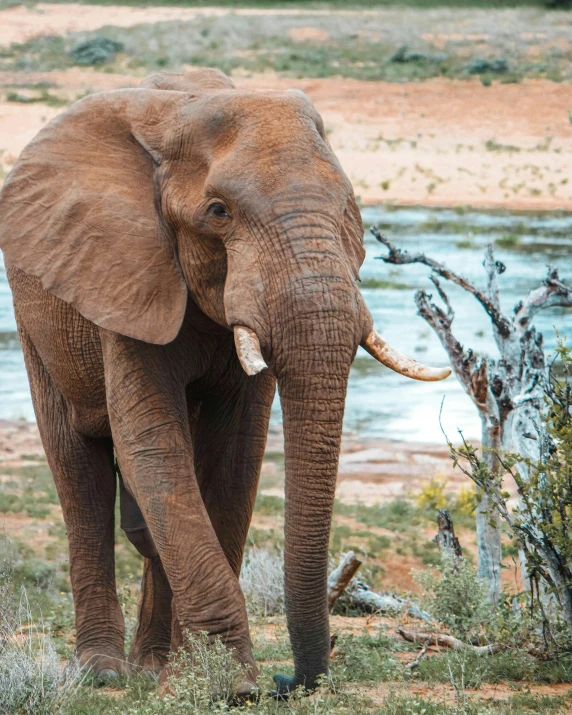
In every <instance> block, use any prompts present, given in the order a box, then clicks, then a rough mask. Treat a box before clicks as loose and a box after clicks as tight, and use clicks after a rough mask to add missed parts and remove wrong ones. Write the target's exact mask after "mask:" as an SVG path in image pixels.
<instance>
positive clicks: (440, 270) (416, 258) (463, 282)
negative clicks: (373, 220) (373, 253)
mask: <svg viewBox="0 0 572 715" xmlns="http://www.w3.org/2000/svg"><path fill="white" fill-rule="evenodd" d="M371 233H372V234H373V235H374V236H375V238H376V239H377V240H378V241H379V242H380V243H383V245H384V246H385V247H386V248H387V249H388V251H389V253H388V255H387V256H379V258H380V259H381V260H382V261H384V262H385V263H391V264H393V265H406V264H408V263H422V264H423V265H425V266H428V267H429V268H431V270H432V271H434V272H435V273H437V274H438V275H440V276H441V278H445V280H448V281H451V282H452V283H455V284H456V285H458V286H460V287H461V288H463V289H464V290H466V291H467V292H468V293H471V295H474V296H475V298H476V299H477V300H478V301H479V303H480V304H481V305H482V306H483V308H484V309H485V310H486V312H487V314H488V315H489V317H490V318H491V320H492V321H493V323H494V325H495V327H496V329H497V330H498V332H499V334H500V335H501V336H502V337H503V338H505V339H507V338H509V337H510V333H511V326H510V322H509V321H508V320H507V318H505V316H504V315H503V314H502V313H501V311H500V309H499V308H498V307H497V306H496V305H495V304H494V301H491V300H490V298H489V297H488V296H487V295H485V293H483V292H482V291H480V290H479V289H478V288H477V287H476V286H474V285H473V284H472V283H471V282H470V281H468V280H467V279H466V278H463V276H460V275H458V274H457V273H454V272H453V271H451V270H450V269H449V268H447V266H444V265H443V264H442V263H438V262H437V261H434V260H433V259H432V258H428V257H427V256H426V255H425V254H424V253H411V254H410V253H408V252H407V251H402V250H400V249H399V248H396V247H395V246H394V245H393V244H392V243H391V242H390V241H389V240H388V239H387V238H386V237H385V236H384V235H383V234H382V233H381V232H380V231H379V229H378V228H377V227H376V226H372V228H371Z"/></svg>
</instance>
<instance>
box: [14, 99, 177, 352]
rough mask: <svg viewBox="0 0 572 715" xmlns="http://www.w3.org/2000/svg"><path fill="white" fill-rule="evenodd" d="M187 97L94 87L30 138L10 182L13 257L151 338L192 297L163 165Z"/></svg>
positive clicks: (126, 331)
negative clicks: (163, 188) (159, 177)
mask: <svg viewBox="0 0 572 715" xmlns="http://www.w3.org/2000/svg"><path fill="white" fill-rule="evenodd" d="M189 101H191V98H190V97H189V95H185V94H182V93H180V92H165V91H158V90H148V89H134V90H116V91H112V92H105V93H102V94H97V95H93V96H91V97H87V98H86V99H83V100H81V101H80V102H78V103H77V104H75V105H74V106H73V107H72V108H71V109H70V110H69V111H67V112H66V113H65V114H63V115H60V116H59V117H58V118H56V119H55V120H54V121H52V122H51V123H50V124H48V125H47V126H46V127H45V128H44V129H43V130H42V131H41V132H40V133H39V134H38V136H37V137H36V139H34V141H32V142H31V143H30V144H29V145H28V146H27V148H26V149H25V150H24V152H23V153H22V155H21V158H20V160H19V161H18V163H17V164H16V166H15V167H14V169H13V170H12V172H11V174H10V176H9V177H8V179H7V180H6V182H5V184H4V187H3V189H2V191H1V193H0V247H1V248H2V249H3V251H4V256H5V259H6V261H7V263H10V264H13V265H15V266H17V267H18V268H20V269H21V270H23V271H24V272H25V273H28V274H31V275H34V276H37V277H38V278H40V279H41V282H42V285H43V287H44V288H45V289H46V290H47V291H49V292H50V293H53V294H54V295H56V296H57V297H58V298H61V299H62V300H64V301H66V302H67V303H69V304H70V305H72V306H73V307H74V308H76V309H77V310H78V311H79V312H80V313H81V314H82V315H83V316H84V317H86V318H87V319H89V320H91V321H93V322H94V323H96V325H99V326H100V327H102V328H106V329H108V330H112V331H114V332H117V333H122V334H123V335H127V336H130V337H132V338H136V339H138V340H143V341H146V342H150V343H157V344H165V343H168V342H170V341H171V340H173V339H174V338H175V337H176V336H177V334H178V332H179V329H180V327H181V323H182V321H183V318H184V314H185V307H186V302H187V287H186V284H185V281H184V278H183V274H182V271H181V268H180V266H179V263H178V259H177V257H176V250H175V244H174V240H173V239H172V236H171V234H170V232H169V230H168V229H167V227H166V225H165V223H164V221H163V219H162V216H161V214H160V211H159V209H158V206H159V205H160V200H159V197H158V196H157V188H156V186H155V184H154V167H155V166H156V165H157V162H159V161H160V159H161V148H160V147H161V138H162V137H163V136H164V135H165V130H166V129H168V127H169V124H170V122H172V121H174V116H175V114H176V110H177V107H178V106H180V105H181V103H188V102H189Z"/></svg>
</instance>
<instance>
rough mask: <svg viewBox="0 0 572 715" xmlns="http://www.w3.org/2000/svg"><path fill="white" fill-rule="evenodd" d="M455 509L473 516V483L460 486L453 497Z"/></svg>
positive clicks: (474, 498) (475, 505)
mask: <svg viewBox="0 0 572 715" xmlns="http://www.w3.org/2000/svg"><path fill="white" fill-rule="evenodd" d="M454 509H455V511H457V512H458V513H459V514H463V516H474V515H475V511H476V509H477V490H476V489H475V485H474V484H471V485H470V486H466V487H462V488H461V489H459V491H458V493H457V496H456V498H455V506H454Z"/></svg>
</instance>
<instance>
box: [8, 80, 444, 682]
mask: <svg viewBox="0 0 572 715" xmlns="http://www.w3.org/2000/svg"><path fill="white" fill-rule="evenodd" d="M0 247H1V248H2V250H3V252H4V257H5V264H6V271H7V276H8V280H9V283H10V286H11V289H12V293H13V300H14V309H15V315H16V321H17V325H18V331H19V336H20V340H21V344H22V349H23V353H24V358H25V364H26V369H27V372H28V376H29V381H30V386H31V392H32V399H33V404H34V409H35V413H36V416H37V423H38V427H39V430H40V435H41V438H42V442H43V445H44V448H45V452H46V457H47V461H48V464H49V466H50V468H51V471H52V472H53V477H54V480H55V484H56V488H57V492H58V495H59V499H60V501H61V506H62V510H63V516H64V520H65V524H66V527H67V534H68V542H69V558H70V578H71V585H72V593H73V599H74V605H75V614H76V652H77V656H78V658H79V661H80V663H81V664H83V665H86V666H87V667H90V668H91V669H92V671H93V672H94V673H95V674H96V675H97V676H98V677H101V678H112V677H116V676H118V675H123V674H127V673H129V669H130V668H131V667H133V666H134V665H135V666H139V667H141V668H144V669H149V670H155V671H161V672H162V673H163V674H164V673H165V672H169V671H168V664H169V658H170V653H172V652H173V650H175V649H177V648H179V647H180V646H184V644H185V634H186V633H187V632H190V633H198V632H206V633H208V635H209V637H210V638H211V639H214V638H216V637H217V636H220V637H221V638H222V639H223V641H224V643H225V644H226V645H227V646H228V647H229V648H232V649H233V652H234V656H235V658H236V659H237V660H238V661H239V662H240V663H242V664H244V666H245V669H246V670H245V672H246V673H247V674H248V675H247V677H246V679H245V682H244V684H242V685H240V686H239V687H238V690H239V692H244V693H248V692H250V691H251V690H252V688H253V687H255V683H256V678H257V674H258V671H257V667H256V663H255V660H254V658H253V654H252V648H251V641H250V636H249V629H248V619H247V613H246V608H245V601H244V597H243V595H242V592H241V589H240V586H239V580H238V576H239V573H240V568H241V562H242V557H243V551H244V548H245V541H246V537H247V531H248V528H249V524H250V520H251V516H252V512H253V505H254V500H255V496H256V492H257V486H258V479H259V474H260V470H261V464H262V459H263V454H264V449H265V444H266V438H267V431H268V424H269V415H270V409H271V404H272V401H273V399H274V394H275V390H276V386H277V388H278V391H279V395H280V400H281V408H282V413H283V426H284V435H285V446H284V450H285V546H284V561H285V567H284V569H285V575H284V578H285V601H286V616H287V625H288V630H289V636H290V640H291V644H292V651H293V655H294V675H293V676H292V677H286V676H280V677H278V679H277V683H278V688H279V690H280V691H281V692H287V691H289V690H292V689H293V688H295V687H298V686H304V687H306V688H308V689H312V688H314V687H315V685H316V683H317V681H318V678H319V676H320V675H322V674H325V673H327V671H328V665H329V654H330V633H329V621H328V619H329V614H328V605H327V567H328V541H329V532H330V522H331V516H332V508H333V502H334V493H335V486H336V476H337V467H338V459H339V453H340V441H341V436H342V419H343V413H344V402H345V396H346V389H347V383H348V376H349V370H350V365H351V363H352V361H353V359H354V356H355V354H356V351H357V349H358V346H359V345H362V346H363V347H365V349H366V350H367V351H368V352H369V353H370V354H371V355H372V356H374V357H375V358H377V359H378V360H379V361H381V362H382V363H384V364H385V365H387V366H389V367H390V368H392V369H394V370H396V371H398V372H400V373H402V374H403V375H406V376H409V377H412V378H416V379H421V380H438V379H443V378H444V377H446V376H447V375H448V374H449V373H450V369H449V368H429V367H424V366H422V365H420V364H418V363H417V362H415V361H414V360H411V359H409V358H406V357H404V356H403V355H401V354H400V353H398V352H397V351H396V350H394V349H393V348H392V347H391V346H389V345H388V344H387V343H386V342H385V341H384V340H383V339H382V338H381V337H380V335H379V334H378V333H377V332H376V331H375V329H374V327H373V322H372V318H371V315H370V313H369V312H368V309H367V307H366V305H365V302H364V300H363V297H362V296H361V294H360V291H359V289H358V286H357V283H356V281H357V280H358V278H359V269H360V266H361V264H362V262H363V260H364V256H365V252H364V247H363V226H362V222H361V216H360V211H359V209H358V206H357V203H356V198H355V196H354V193H353V190H352V186H351V184H350V181H349V180H348V178H347V177H346V175H345V174H344V171H343V170H342V168H341V166H340V164H339V162H338V160H337V158H336V157H335V155H334V153H333V151H332V149H331V147H330V144H329V142H328V139H327V136H326V132H325V130H324V124H323V121H322V119H321V117H320V116H319V114H318V113H317V112H316V110H315V108H314V107H313V105H312V103H311V101H310V100H309V98H308V97H307V96H306V95H305V94H304V93H302V92H300V91H298V90H288V91H285V92H283V91H246V90H241V89H237V88H236V87H235V86H234V84H233V83H232V81H231V80H230V79H229V78H228V77H227V76H225V75H224V74H223V73H221V72H219V71H218V70H206V69H205V70H198V71H195V72H189V73H187V74H169V73H159V74H155V75H153V76H151V77H149V78H147V79H146V80H144V81H143V82H142V84H141V85H140V86H139V87H136V88H130V89H117V90H112V91H105V92H101V93H98V94H93V95H90V96H87V97H85V98H83V99H81V100H79V101H78V102H76V103H75V104H73V105H72V106H71V107H70V108H69V109H67V110H66V111H65V112H63V113H62V114H60V115H59V116H57V117H56V118H55V119H54V120H52V121H51V122H50V123H49V124H47V125H46V126H45V127H44V128H43V129H42V130H41V131H40V132H39V134H38V135H37V136H36V138H35V139H34V140H32V142H31V143H30V144H29V145H28V146H27V147H26V148H25V149H24V151H23V152H22V154H21V156H20V158H19V160H18V162H17V163H16V164H15V166H14V167H13V169H12V171H11V173H10V175H9V176H8V178H7V179H6V181H5V184H4V186H3V188H2V191H1V193H0ZM115 459H116V460H117V464H118V467H119V471H120V474H121V479H120V489H119V494H120V504H121V522H122V524H121V525H122V526H123V528H124V529H125V531H126V534H127V536H128V538H129V539H130V541H131V542H132V543H133V545H134V546H135V547H136V548H137V549H138V551H139V552H140V553H141V554H142V555H143V557H144V562H143V563H144V565H143V576H142V586H141V597H140V602H139V613H138V623H137V626H136V629H135V633H134V636H133V639H132V644H131V649H130V652H129V654H128V656H127V658H126V655H125V650H124V621H123V615H122V612H121V608H120V606H119V603H118V599H117V593H116V583H115V572H114V505H115V500H116V494H117V476H116V469H115V466H114V465H115Z"/></svg>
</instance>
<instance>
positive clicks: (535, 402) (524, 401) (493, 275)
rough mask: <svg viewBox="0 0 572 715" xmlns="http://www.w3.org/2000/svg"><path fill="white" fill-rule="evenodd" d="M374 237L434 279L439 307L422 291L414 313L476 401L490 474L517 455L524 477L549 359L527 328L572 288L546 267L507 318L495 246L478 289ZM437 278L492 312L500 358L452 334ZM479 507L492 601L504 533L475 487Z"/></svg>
mask: <svg viewBox="0 0 572 715" xmlns="http://www.w3.org/2000/svg"><path fill="white" fill-rule="evenodd" d="M371 232H372V234H373V235H374V236H375V238H376V239H377V240H378V241H379V242H380V243H382V244H383V245H384V246H386V248H387V249H388V254H387V255H385V256H380V258H381V260H383V261H384V262H385V263H390V264H393V265H407V264H412V263H419V264H423V265H426V266H427V267H428V268H430V269H431V276H430V278H431V281H432V282H433V285H434V286H435V288H436V290H437V293H438V295H439V297H440V298H441V300H442V301H443V306H444V307H441V306H439V305H437V304H436V303H434V302H432V296H431V295H430V294H428V293H427V292H426V291H424V290H420V291H418V292H417V293H416V295H415V303H416V306H417V310H418V313H419V315H420V316H421V317H422V318H423V319H424V320H425V321H426V322H427V323H428V324H429V325H430V326H431V328H433V330H434V331H435V333H436V334H437V336H438V337H439V340H440V341H441V344H442V345H443V347H444V348H445V350H446V351H447V354H448V356H449V359H450V362H451V366H452V367H453V370H454V371H455V375H456V376H457V379H458V380H459V382H460V383H461V385H462V386H463V388H464V389H465V392H466V393H467V394H468V395H469V397H470V398H471V399H472V401H473V403H474V404H475V406H476V408H477V410H478V412H479V416H480V418H481V424H482V446H483V460H484V461H485V462H486V466H487V468H488V470H489V473H490V474H491V475H493V476H495V475H498V474H499V473H500V472H501V471H502V470H503V467H502V465H501V464H500V462H499V458H498V454H499V453H501V452H511V453H517V454H520V455H522V456H523V457H524V458H525V460H524V461H523V462H522V464H519V469H520V473H521V474H522V475H524V477H525V476H526V474H527V470H528V463H527V460H528V462H531V463H533V462H537V461H538V460H539V459H540V456H541V444H542V441H543V439H544V435H543V434H542V428H541V421H540V414H541V410H542V404H543V396H544V392H545V388H546V384H547V365H546V356H545V354H544V349H543V340H542V334H541V333H539V332H537V331H536V329H535V328H534V326H533V325H532V320H533V318H534V316H535V315H536V314H537V313H538V312H539V311H541V310H543V309H546V308H549V307H553V306H564V307H571V306H572V288H571V287H570V286H568V285H566V284H564V283H563V282H562V281H561V280H560V277H559V275H558V271H557V270H556V269H553V268H549V270H548V275H547V277H546V278H545V280H544V281H543V282H542V284H541V285H539V286H538V288H535V289H534V290H532V291H530V293H529V294H528V295H527V296H526V297H525V298H524V299H523V300H521V301H520V302H519V303H518V304H517V305H516V306H515V308H514V314H513V315H512V316H511V317H508V316H506V315H505V314H504V313H503V312H502V311H501V308H500V301H499V289H498V285H497V275H499V274H501V273H503V272H504V271H505V269H506V268H505V266H504V264H502V263H501V262H500V261H497V260H495V257H494V251H493V247H492V245H489V246H488V248H487V249H486V252H485V260H484V263H483V265H484V269H485V274H486V288H485V289H484V290H481V289H479V288H477V287H476V286H475V285H473V284H472V283H471V282H470V281H469V280H467V279H466V278H464V277H463V276H461V275H458V274H457V273H455V272H454V271H452V270H450V269H449V268H448V267H447V266H445V265H443V264H442V263H438V262H437V261H434V260H433V259H431V258H428V257H427V256H425V255H424V254H423V253H408V252H407V251H403V250H400V249H398V248H396V247H395V246H394V245H393V244H392V243H391V242H390V241H389V240H388V239H387V238H385V236H383V234H382V233H380V231H379V230H378V229H377V228H376V227H374V228H372V229H371ZM439 278H443V279H445V280H447V281H450V282H451V283H454V284H455V285H458V286H460V287H461V288H463V289H464V290H466V291H467V292H468V293H470V294H471V295H473V296H474V297H475V299H476V300H477V301H478V302H479V303H480V304H481V305H482V307H483V309H484V310H485V312H486V313H487V315H488V316H489V318H490V320H491V325H492V331H493V336H494V339H495V342H496V345H497V347H498V351H499V354H500V358H498V359H492V358H486V357H482V356H479V355H477V354H475V353H474V352H473V351H472V350H471V349H470V348H469V349H465V347H464V346H463V345H461V343H460V342H459V341H458V340H457V339H456V338H455V336H454V335H453V331H452V325H453V320H454V318H455V312H454V310H453V307H452V306H451V303H450V301H449V298H448V296H447V294H446V292H445V291H444V290H443V287H442V286H441V283H440V281H439ZM478 498H479V500H480V503H479V507H478V508H477V517H476V519H477V544H478V561H479V563H478V575H479V576H480V577H482V578H485V579H486V581H487V583H488V589H489V597H490V600H491V602H492V603H493V604H496V603H497V601H498V598H499V596H500V590H501V582H500V570H501V569H500V565H501V530H500V517H499V514H498V510H497V509H496V508H494V507H495V505H494V503H493V502H490V499H489V496H488V495H487V494H486V493H485V492H484V490H480V491H479V494H478Z"/></svg>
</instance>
